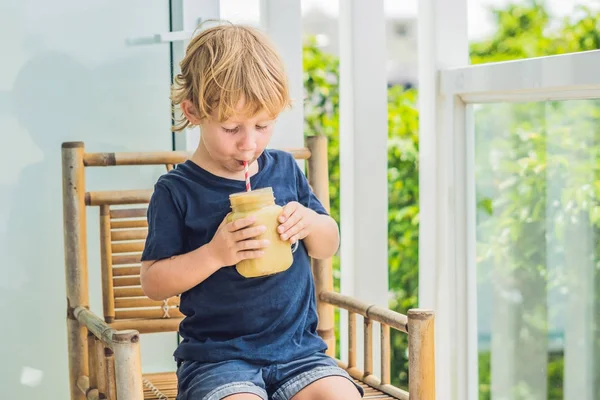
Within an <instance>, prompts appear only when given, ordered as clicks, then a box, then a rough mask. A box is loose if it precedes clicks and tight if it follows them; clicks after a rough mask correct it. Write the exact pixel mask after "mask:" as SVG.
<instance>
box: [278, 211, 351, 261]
mask: <svg viewBox="0 0 600 400" xmlns="http://www.w3.org/2000/svg"><path fill="white" fill-rule="evenodd" d="M279 222H280V223H281V225H280V226H279V228H278V229H279V234H280V235H281V239H282V240H289V241H290V242H291V243H295V242H296V241H298V240H304V245H305V247H306V251H307V252H308V255H309V256H311V257H312V258H316V259H324V258H329V257H331V256H333V255H334V254H335V253H336V252H337V249H338V247H339V245H340V235H339V229H338V225H337V222H335V220H334V219H333V218H331V217H330V216H329V215H326V214H318V213H317V212H316V211H314V210H312V209H310V208H308V207H305V206H303V205H302V204H300V203H298V202H295V201H293V202H291V203H288V204H286V206H285V207H284V208H283V210H282V212H281V216H280V217H279Z"/></svg>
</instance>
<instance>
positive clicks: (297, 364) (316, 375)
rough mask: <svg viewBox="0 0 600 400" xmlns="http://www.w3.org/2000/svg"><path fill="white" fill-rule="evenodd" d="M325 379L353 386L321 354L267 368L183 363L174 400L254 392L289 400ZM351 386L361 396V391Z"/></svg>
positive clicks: (235, 363) (237, 362) (268, 398)
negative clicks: (336, 377) (344, 381)
mask: <svg viewBox="0 0 600 400" xmlns="http://www.w3.org/2000/svg"><path fill="white" fill-rule="evenodd" d="M328 376H342V377H345V378H347V379H348V380H350V382H352V383H354V381H353V380H352V378H350V376H349V375H348V373H347V372H346V371H344V370H343V369H342V368H340V367H338V366H337V363H336V362H335V360H334V359H332V358H331V357H329V356H327V355H326V354H323V353H316V354H313V355H311V356H309V357H306V358H303V359H299V360H294V361H290V362H288V363H285V364H273V365H269V366H266V367H265V366H261V365H256V364H251V363H248V362H246V361H241V360H232V361H223V362H218V363H201V362H198V361H184V362H183V363H182V364H181V365H180V366H179V368H178V369H177V379H178V382H179V383H178V392H179V394H178V395H177V400H220V399H222V398H224V397H227V396H231V395H233V394H237V393H253V394H256V395H257V396H259V397H260V398H261V399H263V400H271V399H272V400H289V399H291V398H292V396H294V395H295V394H296V393H298V392H299V391H300V390H302V389H303V388H305V387H306V386H308V385H310V384H311V383H313V382H315V381H317V380H319V379H321V378H325V377H328ZM354 385H355V386H356V388H357V390H358V392H359V393H360V395H361V397H362V396H364V392H363V389H362V388H361V387H360V386H358V385H356V384H355V383H354Z"/></svg>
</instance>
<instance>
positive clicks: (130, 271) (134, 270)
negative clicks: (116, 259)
mask: <svg viewBox="0 0 600 400" xmlns="http://www.w3.org/2000/svg"><path fill="white" fill-rule="evenodd" d="M129 275H138V276H139V275H140V267H116V268H113V276H129Z"/></svg>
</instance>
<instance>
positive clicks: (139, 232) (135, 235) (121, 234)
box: [110, 228, 148, 242]
mask: <svg viewBox="0 0 600 400" xmlns="http://www.w3.org/2000/svg"><path fill="white" fill-rule="evenodd" d="M146 236H148V229H147V228H145V229H144V228H138V229H127V230H119V229H116V230H112V231H111V233H110V237H111V239H112V240H113V242H118V241H122V240H145V239H146Z"/></svg>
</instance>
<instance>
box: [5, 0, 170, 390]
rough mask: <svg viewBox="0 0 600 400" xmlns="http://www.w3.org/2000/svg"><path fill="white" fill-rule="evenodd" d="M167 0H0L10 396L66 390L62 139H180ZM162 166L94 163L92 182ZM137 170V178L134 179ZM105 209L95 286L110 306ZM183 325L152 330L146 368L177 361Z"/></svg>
mask: <svg viewBox="0 0 600 400" xmlns="http://www.w3.org/2000/svg"><path fill="white" fill-rule="evenodd" d="M168 4H169V3H168V2H167V1H163V0H151V1H148V0H136V1H134V0H131V1H127V2H116V1H110V0H95V1H92V2H79V1H75V0H53V1H51V2H48V1H43V0H20V1H11V0H0V51H1V53H0V54H1V56H0V58H1V60H2V62H0V149H1V154H2V157H0V171H1V172H0V254H1V255H2V259H1V261H0V318H1V319H2V326H3V329H2V333H1V334H0V337H1V340H0V397H2V398H14V399H23V400H26V399H35V398H48V399H66V398H68V372H67V371H68V368H67V353H66V348H67V347H66V345H67V341H66V340H67V339H66V324H65V315H66V301H65V288H64V262H63V236H62V205H61V176H60V144H61V142H63V141H70V140H81V141H85V143H86V146H87V148H88V150H90V151H108V150H117V151H123V150H124V151H133V150H168V149H170V148H171V134H170V131H169V129H170V110H169V107H170V103H169V99H168V91H169V80H170V68H169V47H168V45H166V44H157V45H149V46H133V47H132V46H127V45H126V39H127V38H133V37H140V36H150V35H152V34H154V33H158V32H164V31H168V28H169V19H168V18H169V9H168ZM162 171H163V170H162V169H158V168H157V169H154V168H149V167H144V169H139V168H133V167H126V168H125V169H123V170H114V169H113V170H106V169H103V170H94V171H91V172H90V173H88V175H87V183H88V187H89V188H94V189H109V188H124V187H140V188H141V187H151V185H152V183H153V182H154V181H155V180H156V178H157V177H158V175H159V174H160V173H162ZM127 181H129V182H127ZM97 216H98V211H97V210H96V209H91V210H90V212H89V213H88V228H89V234H88V238H89V243H90V249H89V255H88V257H89V261H90V263H89V264H90V265H89V266H90V276H89V278H90V297H91V307H92V310H93V311H96V312H98V313H101V310H102V306H101V300H100V273H99V255H98V246H97V243H98V222H97ZM175 345H176V338H175V334H161V335H152V336H148V335H145V336H143V337H142V351H143V363H144V368H145V369H146V370H147V371H153V370H168V369H169V368H173V367H174V366H173V361H172V351H173V350H174V348H175Z"/></svg>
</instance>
